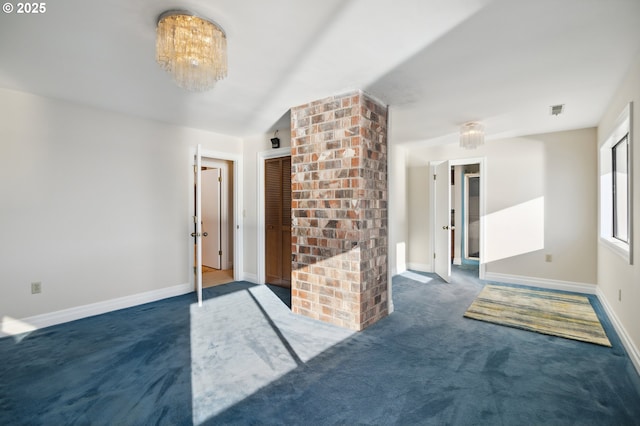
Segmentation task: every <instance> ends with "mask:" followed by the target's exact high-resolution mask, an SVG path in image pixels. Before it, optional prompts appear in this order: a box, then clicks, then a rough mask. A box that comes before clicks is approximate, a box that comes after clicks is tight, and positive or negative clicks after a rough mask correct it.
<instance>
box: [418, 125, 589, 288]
mask: <svg viewBox="0 0 640 426" xmlns="http://www.w3.org/2000/svg"><path fill="white" fill-rule="evenodd" d="M595 146H596V133H595V129H583V130H574V131H567V132H558V133H549V134H543V135H532V136H527V137H521V138H515V139H503V140H492V141H488V142H486V144H485V145H484V146H483V147H480V148H478V149H476V150H474V151H467V150H463V149H461V148H459V147H458V146H457V145H445V146H439V147H416V146H412V147H411V148H410V152H409V158H410V159H411V163H410V170H409V200H408V202H409V218H410V230H411V232H410V233H409V236H410V239H409V247H410V250H409V255H408V258H409V263H410V264H411V265H431V259H432V258H433V253H432V252H431V249H430V241H431V233H430V229H431V228H430V226H429V224H428V222H427V220H426V219H425V215H427V214H428V209H429V208H430V207H429V206H430V200H431V198H430V196H429V190H428V186H429V177H430V174H429V167H428V164H429V162H430V161H440V160H446V159H464V158H472V157H473V158H477V157H484V158H485V159H486V185H487V193H486V194H485V196H486V208H487V212H486V213H487V215H486V217H485V221H486V240H485V243H486V247H485V253H484V260H483V261H484V262H485V264H486V272H487V273H488V274H489V273H494V274H504V275H509V276H513V277H530V278H537V279H542V280H552V281H564V282H570V283H576V284H590V285H593V284H595V282H596V267H595V264H596V247H595V236H596V188H595V183H596V156H595V153H594V152H595V151H594V150H595ZM546 254H551V255H552V262H550V263H549V262H545V255H546Z"/></svg>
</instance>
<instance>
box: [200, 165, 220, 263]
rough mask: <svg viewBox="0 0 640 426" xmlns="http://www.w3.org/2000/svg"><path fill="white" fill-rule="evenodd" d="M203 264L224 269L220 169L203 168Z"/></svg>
mask: <svg viewBox="0 0 640 426" xmlns="http://www.w3.org/2000/svg"><path fill="white" fill-rule="evenodd" d="M201 173H202V190H201V191H200V192H201V193H202V194H204V195H203V197H202V203H201V205H202V219H201V222H202V236H203V240H202V264H203V265H204V266H208V267H209V268H214V269H222V261H221V257H222V247H221V232H220V226H221V217H222V212H221V200H220V197H221V191H220V187H221V182H222V178H221V174H220V169H217V168H211V169H206V170H202V172H201Z"/></svg>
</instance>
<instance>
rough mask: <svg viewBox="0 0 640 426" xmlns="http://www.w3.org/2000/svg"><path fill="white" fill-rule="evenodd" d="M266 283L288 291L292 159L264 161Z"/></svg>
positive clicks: (288, 157) (289, 277) (289, 280)
mask: <svg viewBox="0 0 640 426" xmlns="http://www.w3.org/2000/svg"><path fill="white" fill-rule="evenodd" d="M264 201H265V204H264V205H265V208H264V223H265V235H264V241H265V259H264V264H265V282H266V283H267V284H274V285H277V286H280V287H286V288H291V156H286V157H277V158H269V159H265V160H264Z"/></svg>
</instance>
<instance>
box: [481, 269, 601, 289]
mask: <svg viewBox="0 0 640 426" xmlns="http://www.w3.org/2000/svg"><path fill="white" fill-rule="evenodd" d="M483 279H484V280H486V281H497V282H501V283H511V284H521V285H528V286H532V287H541V288H548V289H550V290H562V291H571V292H575V293H585V294H596V285H595V284H587V283H578V282H574V281H561V280H550V279H547V278H537V277H526V276H522V275H511V274H501V273H498V272H488V271H487V272H485V274H484V278H483Z"/></svg>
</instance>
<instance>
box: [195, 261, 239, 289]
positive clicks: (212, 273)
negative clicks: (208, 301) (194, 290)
mask: <svg viewBox="0 0 640 426" xmlns="http://www.w3.org/2000/svg"><path fill="white" fill-rule="evenodd" d="M230 282H233V269H214V268H209V267H208V266H203V267H202V287H203V288H206V287H213V286H216V285H220V284H227V283H230Z"/></svg>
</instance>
